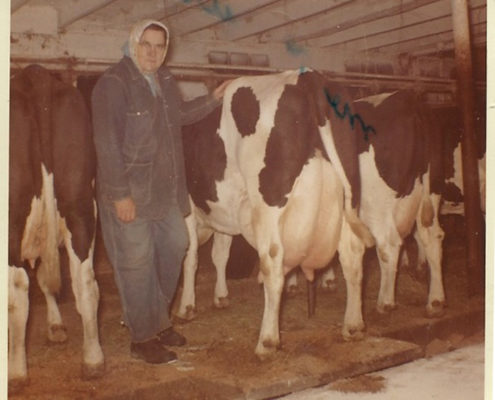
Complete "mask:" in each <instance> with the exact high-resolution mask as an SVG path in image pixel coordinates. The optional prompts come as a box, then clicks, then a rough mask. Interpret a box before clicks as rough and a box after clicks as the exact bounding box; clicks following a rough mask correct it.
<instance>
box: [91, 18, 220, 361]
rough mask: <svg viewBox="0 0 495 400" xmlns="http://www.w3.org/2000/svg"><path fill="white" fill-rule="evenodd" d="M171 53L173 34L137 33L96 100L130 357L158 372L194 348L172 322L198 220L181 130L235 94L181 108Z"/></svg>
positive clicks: (111, 251)
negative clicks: (177, 349) (190, 217)
mask: <svg viewBox="0 0 495 400" xmlns="http://www.w3.org/2000/svg"><path fill="white" fill-rule="evenodd" d="M168 44H169V33H168V29H167V28H166V27H165V25H163V24H162V23H160V22H158V21H152V20H145V21H141V22H139V23H137V24H136V25H135V26H134V27H133V29H132V30H131V33H130V36H129V40H128V42H127V44H126V47H125V50H124V53H125V54H124V57H123V58H122V59H121V61H120V62H119V63H117V64H116V65H115V66H113V67H111V68H109V69H108V70H107V71H106V72H105V73H104V74H103V75H102V77H101V78H100V79H99V80H98V82H97V84H96V86H95V88H94V90H93V95H92V111H93V126H94V142H95V146H96V153H97V161H98V163H97V184H96V186H97V199H98V208H99V215H100V219H101V226H102V231H103V240H104V243H105V248H106V250H107V254H108V257H109V259H110V261H111V263H112V265H113V269H114V275H115V280H116V284H117V287H118V289H119V293H120V298H121V303H122V309H123V315H124V322H125V324H126V326H127V327H128V328H129V331H130V335H131V355H132V356H133V357H135V358H140V359H142V360H144V361H146V362H148V363H154V364H157V363H168V362H172V361H174V360H176V359H177V356H176V354H175V353H174V352H173V351H170V350H168V348H167V346H182V345H184V344H185V343H186V339H185V338H184V336H182V335H181V334H180V333H178V332H177V331H175V330H174V329H173V327H172V325H171V322H170V319H169V308H170V303H171V301H172V299H173V297H174V294H175V291H176V288H177V282H178V279H179V276H180V272H181V266H182V261H183V258H184V255H185V252H186V250H187V246H188V234H187V229H186V225H185V222H184V216H186V215H187V214H188V213H190V211H191V210H190V207H189V202H188V193H187V188H186V180H185V170H184V158H183V150H182V138H181V125H184V124H187V123H193V122H196V121H198V120H200V119H202V118H203V117H205V116H206V115H207V114H208V113H210V112H211V111H212V110H213V109H214V108H215V107H216V106H218V105H219V104H220V100H221V98H222V96H223V92H224V89H225V86H226V84H227V83H226V82H225V83H223V84H222V85H220V86H219V87H218V88H217V89H215V91H214V92H213V94H212V95H206V96H202V97H198V98H196V99H194V100H192V101H188V102H183V101H182V98H181V95H180V93H179V90H178V87H177V84H176V82H175V80H174V78H173V77H172V75H171V73H170V72H169V70H168V69H167V68H166V67H165V66H164V65H163V61H164V59H165V55H166V54H167V49H168Z"/></svg>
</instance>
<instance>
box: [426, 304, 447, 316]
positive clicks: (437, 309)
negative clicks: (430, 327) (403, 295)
mask: <svg viewBox="0 0 495 400" xmlns="http://www.w3.org/2000/svg"><path fill="white" fill-rule="evenodd" d="M446 307H447V304H446V303H445V301H440V300H435V301H433V302H432V303H431V304H428V305H427V306H426V316H427V317H428V318H440V317H443V316H444V315H445V312H446V311H445V308H446Z"/></svg>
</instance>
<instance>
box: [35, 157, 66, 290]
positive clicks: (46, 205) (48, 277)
mask: <svg viewBox="0 0 495 400" xmlns="http://www.w3.org/2000/svg"><path fill="white" fill-rule="evenodd" d="M41 168H42V175H43V189H42V193H41V196H42V201H43V222H42V238H43V239H42V240H43V243H42V251H41V264H40V266H39V269H38V272H37V273H38V282H39V283H40V285H44V286H45V287H46V288H47V289H48V290H49V292H50V293H52V294H56V293H58V291H59V290H60V286H61V275H60V255H59V251H58V246H59V242H60V240H59V218H58V212H57V207H56V200H55V192H54V187H53V174H48V172H47V171H46V169H45V166H44V165H42V166H41Z"/></svg>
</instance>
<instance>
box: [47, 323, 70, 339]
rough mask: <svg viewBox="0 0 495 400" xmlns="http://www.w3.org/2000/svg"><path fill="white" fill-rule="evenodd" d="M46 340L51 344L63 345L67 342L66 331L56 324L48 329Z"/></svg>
mask: <svg viewBox="0 0 495 400" xmlns="http://www.w3.org/2000/svg"><path fill="white" fill-rule="evenodd" d="M48 340H49V341H50V342H52V343H64V342H66V341H67V329H66V328H65V326H64V325H60V324H56V325H51V326H50V327H49V328H48Z"/></svg>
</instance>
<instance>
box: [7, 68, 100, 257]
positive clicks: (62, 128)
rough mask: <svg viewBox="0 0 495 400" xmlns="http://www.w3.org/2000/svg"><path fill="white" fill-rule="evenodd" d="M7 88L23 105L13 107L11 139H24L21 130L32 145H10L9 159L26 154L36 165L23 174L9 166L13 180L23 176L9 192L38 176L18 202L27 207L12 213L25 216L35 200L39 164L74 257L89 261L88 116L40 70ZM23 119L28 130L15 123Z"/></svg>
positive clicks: (67, 88)
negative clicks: (51, 186) (68, 234)
mask: <svg viewBox="0 0 495 400" xmlns="http://www.w3.org/2000/svg"><path fill="white" fill-rule="evenodd" d="M11 88H12V91H11V97H12V98H13V99H14V100H13V101H14V102H15V104H21V103H23V106H22V107H20V108H18V107H17V106H15V107H14V104H12V105H11V111H12V112H11V120H12V121H13V127H12V128H11V130H10V135H11V137H15V136H18V135H21V134H22V135H24V136H26V133H21V132H23V130H29V135H30V140H29V141H28V142H25V143H24V144H22V142H21V141H22V140H23V139H19V140H20V141H19V142H15V140H17V139H14V145H11V149H10V151H11V154H12V153H14V154H17V153H19V152H24V153H25V154H28V155H29V157H31V158H32V160H36V161H31V165H30V166H29V168H28V167H26V168H22V170H19V167H18V166H17V165H16V164H11V174H13V173H21V174H23V180H18V179H14V180H13V182H12V184H13V185H15V187H12V188H11V190H12V191H19V190H21V189H20V188H19V186H20V185H22V182H25V181H26V179H27V180H28V181H29V179H31V178H29V175H33V174H34V176H36V182H35V186H34V187H33V188H32V189H31V193H30V194H29V195H28V194H27V193H25V194H24V195H23V196H22V201H23V202H24V201H26V202H29V204H22V206H21V208H22V209H23V210H22V211H20V210H19V211H15V212H20V213H21V212H22V213H23V214H24V213H25V210H24V209H25V208H26V207H29V206H30V202H31V199H32V197H33V196H34V195H36V196H38V192H39V187H40V186H41V178H40V176H41V173H40V171H41V163H43V165H44V167H45V168H46V170H47V171H48V172H49V173H53V177H54V191H55V197H56V200H57V208H58V211H59V212H60V215H61V216H62V217H63V218H65V221H66V223H67V227H68V229H69V231H70V232H71V235H72V246H73V249H74V252H75V253H76V255H77V256H78V257H79V259H80V260H85V259H86V258H88V256H89V250H90V247H91V244H92V240H93V237H94V229H95V215H94V209H93V199H94V193H93V186H92V181H93V179H94V176H95V150H94V145H93V140H92V135H91V121H90V117H89V112H88V109H87V107H86V105H85V103H84V100H83V98H82V95H81V93H80V92H79V91H78V90H77V89H75V88H74V87H72V86H71V85H68V84H66V83H63V82H61V81H59V80H58V79H56V78H54V77H53V76H52V75H51V74H50V72H49V71H48V70H46V69H45V68H43V67H40V66H38V65H31V66H29V67H27V68H25V69H24V70H23V71H21V72H19V73H18V74H16V75H15V76H14V78H13V79H12V80H11ZM26 118H27V120H28V121H30V122H29V126H26V125H25V124H26V122H24V125H21V124H19V122H18V121H17V120H19V119H26ZM25 139H26V138H25V137H24V140H25ZM28 147H29V148H28ZM25 154H24V155H25ZM15 162H17V161H15ZM13 171H16V172H13ZM27 212H29V209H28V210H27ZM25 216H27V214H26V215H25Z"/></svg>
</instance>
